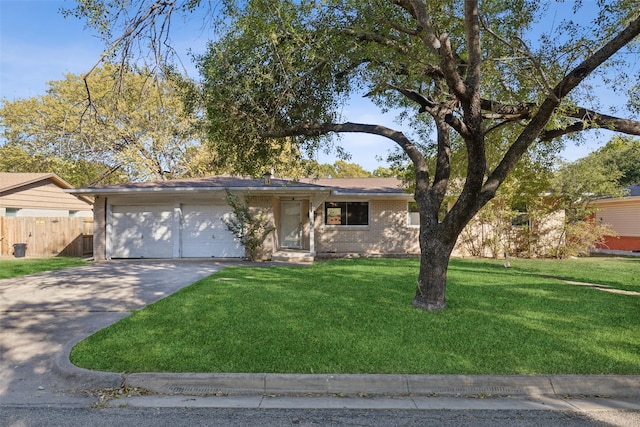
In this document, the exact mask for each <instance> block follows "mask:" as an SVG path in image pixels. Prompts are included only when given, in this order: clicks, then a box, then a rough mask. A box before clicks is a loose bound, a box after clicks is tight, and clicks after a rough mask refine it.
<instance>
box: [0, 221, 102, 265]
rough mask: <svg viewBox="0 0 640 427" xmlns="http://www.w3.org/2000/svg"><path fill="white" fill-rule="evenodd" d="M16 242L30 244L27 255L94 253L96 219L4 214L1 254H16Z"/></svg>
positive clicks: (0, 235)
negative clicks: (14, 252) (8, 215)
mask: <svg viewBox="0 0 640 427" xmlns="http://www.w3.org/2000/svg"><path fill="white" fill-rule="evenodd" d="M15 243H26V244H27V250H26V256H28V257H49V256H58V255H65V256H90V255H92V254H93V218H66V217H61V218H46V217H42V218H28V217H0V256H9V255H13V245H14V244H15Z"/></svg>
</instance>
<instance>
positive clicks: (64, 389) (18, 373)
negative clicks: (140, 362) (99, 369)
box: [0, 260, 229, 405]
mask: <svg viewBox="0 0 640 427" xmlns="http://www.w3.org/2000/svg"><path fill="white" fill-rule="evenodd" d="M227 265H229V263H223V262H214V261H211V260H197V261H195V260H194V261H183V260H180V261H152V260H144V261H112V262H108V263H96V264H91V265H87V266H83V267H77V268H69V269H65V270H58V271H52V272H46V273H39V274H34V275H30V276H23V277H17V278H12V279H5V280H0V372H1V373H2V374H1V375H0V403H2V404H27V405H28V404H36V403H37V404H44V403H50V404H53V405H55V404H65V405H68V404H71V403H74V402H75V403H83V402H84V403H89V402H95V397H92V396H91V394H90V393H88V392H87V391H88V390H78V389H77V388H78V387H83V386H82V385H80V384H71V382H70V381H68V380H66V379H65V378H62V377H60V376H59V375H56V373H55V372H54V367H55V363H56V357H59V354H60V353H61V351H62V350H63V348H65V347H70V346H72V345H74V344H75V343H77V342H79V341H80V340H82V339H84V338H85V337H87V336H88V335H91V334H92V333H94V332H96V331H98V330H100V329H102V328H104V327H106V326H108V325H110V324H112V323H114V322H116V321H118V320H119V319H121V318H123V317H126V316H128V315H129V314H130V313H131V311H132V310H138V309H141V308H143V307H145V306H146V305H148V304H151V303H153V302H155V301H158V300H159V299H162V298H164V297H166V296H168V295H171V294H172V293H174V292H176V291H177V290H179V289H181V288H183V287H185V286H187V285H189V284H191V283H193V282H195V281H197V280H199V279H201V278H203V277H206V276H208V275H210V274H213V273H215V272H216V271H219V270H221V269H222V268H224V267H225V266H227ZM84 388H87V389H89V388H91V384H84ZM85 400H86V402H85Z"/></svg>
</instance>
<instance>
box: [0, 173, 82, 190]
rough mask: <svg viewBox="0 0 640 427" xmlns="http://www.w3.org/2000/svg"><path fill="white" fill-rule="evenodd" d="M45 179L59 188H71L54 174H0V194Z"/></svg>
mask: <svg viewBox="0 0 640 427" xmlns="http://www.w3.org/2000/svg"><path fill="white" fill-rule="evenodd" d="M46 179H50V180H51V181H53V182H54V183H55V184H56V185H57V186H58V187H60V188H65V189H67V188H73V186H72V185H71V184H69V183H68V182H67V181H65V180H64V179H62V178H60V177H59V176H58V175H56V174H55V173H14V172H0V193H2V192H5V191H9V190H13V189H14V188H20V187H24V186H26V185H29V184H33V183H36V182H38V181H44V180H46Z"/></svg>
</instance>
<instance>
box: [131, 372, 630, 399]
mask: <svg viewBox="0 0 640 427" xmlns="http://www.w3.org/2000/svg"><path fill="white" fill-rule="evenodd" d="M124 380H125V383H126V385H127V386H129V387H139V388H144V389H147V390H150V391H153V392H156V393H160V394H168V395H172V394H179V395H197V396H207V395H215V394H232V395H251V394H261V395H301V394H302V395H377V396H432V395H439V396H478V395H494V396H530V395H553V396H568V395H572V396H576V395H583V396H601V397H613V396H615V397H640V376H638V375H630V376H620V375H593V376H580V375H555V376H519V375H513V376H511V375H498V376H489V375H378V374H364V375H352V374H342V375H298V374H166V373H141V374H129V375H126V376H125V379H124Z"/></svg>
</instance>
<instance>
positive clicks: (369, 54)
mask: <svg viewBox="0 0 640 427" xmlns="http://www.w3.org/2000/svg"><path fill="white" fill-rule="evenodd" d="M550 3H551V2H550V1H546V2H545V1H529V0H515V1H513V0H509V1H506V0H485V1H482V2H479V1H478V0H448V1H447V0H445V1H441V0H439V1H432V0H424V1H421V0H396V1H382V0H374V1H364V0H349V1H344V0H343V1H340V0H325V1H313V0H302V1H279V2H273V1H269V0H255V1H238V2H234V1H232V0H229V1H224V2H222V3H221V5H220V9H219V10H218V13H219V14H220V16H218V18H219V19H218V21H217V22H218V25H219V28H220V30H221V32H220V36H219V38H217V39H216V40H215V41H214V42H212V43H211V44H210V46H209V49H208V51H207V52H206V53H205V54H204V55H202V56H201V57H200V59H199V67H200V71H201V74H202V76H203V79H204V81H203V90H204V92H203V94H204V105H205V106H206V112H207V125H208V135H209V139H210V140H211V141H215V144H216V147H217V149H218V151H219V153H220V155H221V156H222V157H223V158H227V159H230V160H231V161H232V162H234V163H237V164H239V165H241V169H242V171H243V172H248V173H255V172H257V170H256V169H257V168H259V167H263V165H264V164H268V163H269V158H270V157H272V156H274V155H276V154H277V153H278V151H279V147H280V145H278V144H279V141H288V142H289V143H293V144H294V146H295V147H297V148H298V149H299V150H300V152H301V153H304V152H314V151H315V150H317V149H319V148H321V147H324V146H325V145H326V144H327V143H328V144H330V143H331V142H330V141H331V140H330V139H329V138H330V137H331V136H332V135H334V134H340V133H353V132H360V133H368V134H375V135H379V136H382V137H385V138H387V139H389V141H390V142H393V143H395V144H397V145H398V146H399V147H400V148H401V149H402V151H403V152H404V154H405V155H406V156H407V157H408V158H409V159H410V161H411V163H412V168H413V170H414V172H415V177H414V180H415V191H414V197H415V200H416V202H417V205H418V209H419V213H420V247H421V261H420V271H419V274H418V280H417V290H416V294H415V297H414V300H413V304H414V306H415V307H419V308H423V309H427V310H439V309H443V308H445V306H446V275H447V267H448V263H449V259H450V256H451V252H452V250H453V247H454V245H455V243H456V240H457V238H458V236H459V235H460V233H461V231H462V230H463V228H464V227H465V225H466V224H467V223H468V222H469V221H470V220H471V218H473V216H474V215H475V214H476V213H477V212H478V211H479V209H480V208H482V206H484V205H485V204H486V203H487V202H488V201H490V200H491V199H492V198H493V197H494V196H495V194H496V191H497V190H498V188H499V187H500V186H501V185H502V183H503V182H504V181H505V180H506V178H507V177H508V176H509V174H510V173H511V172H512V171H513V170H514V168H515V167H516V164H517V163H518V160H519V159H520V158H521V157H522V156H523V155H524V154H525V153H526V152H527V150H528V149H530V147H532V146H533V145H534V144H537V145H543V144H549V145H553V144H556V142H557V138H559V137H562V136H564V135H567V134H571V133H576V132H579V131H582V130H584V129H587V128H589V127H604V128H609V129H613V130H615V131H617V132H622V133H627V134H632V135H638V134H640V123H638V122H636V121H633V120H631V118H632V117H633V116H632V115H629V116H628V117H627V118H620V117H615V116H612V115H607V114H602V113H600V112H597V111H593V110H591V109H589V108H585V107H582V106H580V103H579V102H580V100H582V99H584V100H585V101H588V102H589V103H588V105H596V103H595V102H593V101H594V99H593V96H594V95H595V94H596V92H595V91H594V90H592V88H591V87H590V84H591V83H593V82H595V81H598V79H602V81H603V82H604V83H607V82H610V83H614V86H615V88H616V89H617V90H621V89H622V90H626V89H629V92H630V93H629V94H628V95H630V98H629V99H630V100H632V101H630V102H629V103H628V109H629V111H630V112H632V113H637V112H638V109H637V107H638V105H637V102H635V103H634V101H633V100H634V99H635V100H637V99H638V93H637V92H638V90H639V86H638V85H637V84H636V85H635V86H634V85H633V83H629V82H628V80H626V79H627V77H628V75H629V73H631V71H630V70H632V68H630V65H629V63H632V62H633V60H634V59H635V58H636V56H637V54H635V55H634V54H633V53H632V52H627V51H626V50H625V47H627V46H628V47H633V46H635V41H636V38H637V36H638V34H639V33H640V12H639V9H638V8H637V2H635V1H633V0H614V1H609V2H606V4H605V2H600V3H598V4H599V5H601V6H602V7H601V8H600V10H599V13H598V14H597V16H596V17H595V19H594V22H589V23H587V22H585V20H584V19H580V20H579V23H576V22H572V21H565V22H561V23H558V26H556V27H555V28H554V31H556V32H554V33H553V34H552V33H543V34H542V36H541V38H540V40H534V39H533V38H532V37H531V35H532V34H535V31H533V29H534V28H533V27H532V26H533V24H534V22H535V19H536V18H537V17H540V16H541V14H542V15H543V14H544V12H545V10H546V9H545V8H546V7H547V6H548V5H549V4H550ZM79 4H80V8H78V9H76V10H75V12H76V14H77V15H80V16H87V17H89V18H90V22H91V23H94V24H99V25H101V26H102V28H113V27H110V26H109V25H108V24H117V25H120V28H121V29H122V31H121V32H120V34H122V35H124V36H123V37H118V38H116V39H114V44H112V46H125V47H130V46H131V44H128V43H126V41H131V40H135V39H138V40H140V36H141V35H144V34H147V35H150V37H151V38H150V40H153V39H154V34H157V33H158V32H159V31H158V28H159V25H160V23H166V19H168V17H169V16H170V13H169V12H175V11H177V10H182V11H186V12H190V11H193V10H194V8H195V7H197V6H198V5H204V4H209V3H208V2H201V1H198V0H190V1H164V2H151V1H149V2H148V1H140V2H138V3H137V7H136V8H135V9H133V10H131V12H132V13H131V14H128V15H127V14H126V13H125V12H126V8H124V6H125V5H126V4H128V3H127V2H125V1H123V0H120V1H110V2H106V1H98V0H91V1H89V0H84V1H83V0H80V1H79ZM96 5H99V6H101V7H96ZM581 5H582V2H580V1H576V2H575V5H574V7H575V9H576V11H577V12H580V7H581ZM83 6H84V7H85V8H84V9H83ZM86 6H91V7H89V8H87V7H86ZM160 17H164V18H165V20H161V19H160ZM543 18H544V16H543ZM91 19H93V21H91ZM546 19H548V17H547V18H546ZM581 24H587V26H586V27H582V26H581ZM162 29H166V27H165V26H162V27H160V30H162ZM123 42H124V44H123ZM159 46H161V44H160V43H155V44H153V43H152V44H151V47H152V48H157V47H159ZM125 51H126V49H125ZM625 53H627V54H626V55H625ZM608 65H615V70H613V71H612V72H614V73H616V74H613V75H612V74H607V73H605V71H606V70H607V68H606V67H607V66H608ZM624 70H629V73H625V72H623V71H624ZM599 72H601V74H600V75H597V74H598V73H599ZM612 76H613V77H612ZM363 90H364V91H365V92H366V94H367V96H368V97H369V98H370V99H372V100H373V101H374V102H375V103H376V104H377V105H378V106H380V108H381V110H382V112H386V111H389V110H390V109H392V108H393V109H399V110H401V116H400V118H401V119H404V120H405V123H407V124H408V125H410V126H411V129H412V131H411V132H406V131H401V130H400V129H393V128H391V127H389V126H382V125H380V124H378V123H375V122H372V123H353V122H349V121H348V120H347V119H345V118H343V117H342V111H343V110H342V106H343V105H344V104H345V102H346V101H347V100H349V99H350V98H351V97H352V96H354V95H356V94H358V93H361V91H363ZM429 131H434V132H435V138H434V139H433V140H432V139H431V136H430V135H431V133H430V132H429ZM456 145H459V147H460V149H462V150H463V151H462V152H463V153H464V156H463V161H462V165H463V166H464V169H465V170H464V173H463V174H461V175H463V176H464V177H465V179H464V182H463V184H462V186H461V189H460V192H459V193H458V194H457V199H456V200H455V202H454V203H453V204H452V206H451V208H450V209H449V210H448V211H447V212H446V214H445V215H443V216H440V215H439V214H440V212H441V207H442V205H443V202H444V200H445V196H446V195H447V189H448V187H449V186H450V184H451V181H452V180H451V177H452V175H451V172H452V169H453V168H454V167H457V165H456V164H454V163H453V160H454V158H453V157H452V148H454V147H456ZM490 153H493V154H491V155H490ZM496 153H498V154H499V155H495V154H496ZM247 156H249V159H250V161H245V162H244V163H242V162H239V161H238V160H241V159H247ZM429 158H434V159H435V166H430V165H429V162H428V159H429Z"/></svg>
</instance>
